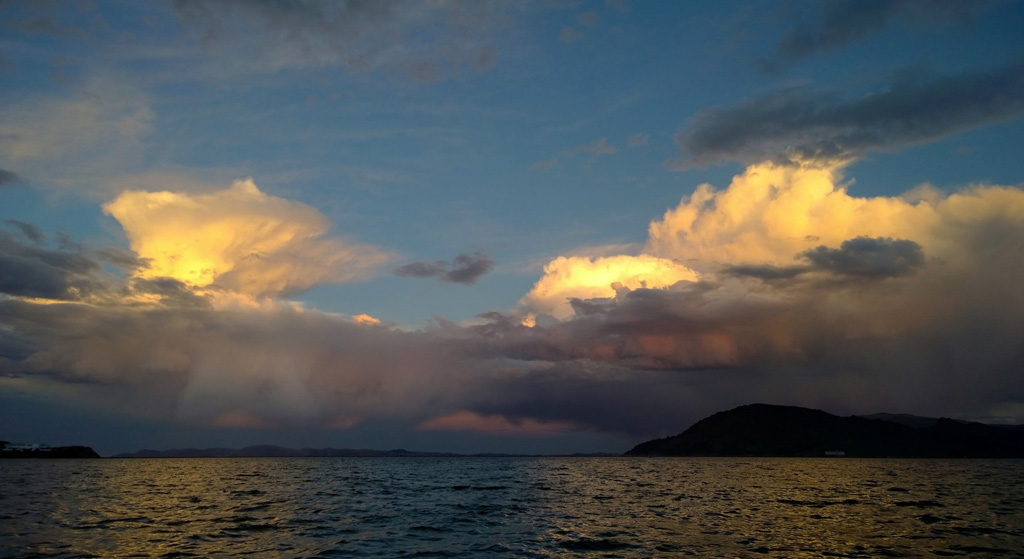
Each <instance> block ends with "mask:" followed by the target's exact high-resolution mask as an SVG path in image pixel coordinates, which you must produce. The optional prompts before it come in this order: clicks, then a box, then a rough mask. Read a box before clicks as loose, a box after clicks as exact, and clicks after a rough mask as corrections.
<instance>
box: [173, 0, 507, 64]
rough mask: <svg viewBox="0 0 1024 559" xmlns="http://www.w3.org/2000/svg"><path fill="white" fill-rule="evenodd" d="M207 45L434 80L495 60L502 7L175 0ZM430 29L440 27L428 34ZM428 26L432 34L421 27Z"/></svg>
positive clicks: (267, 58) (278, 59) (389, 1)
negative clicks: (495, 35) (493, 31)
mask: <svg viewBox="0 0 1024 559" xmlns="http://www.w3.org/2000/svg"><path fill="white" fill-rule="evenodd" d="M172 6H173V7H174V9H175V10H176V11H177V12H178V14H180V15H181V17H182V18H183V20H184V21H186V22H189V23H195V24H198V25H199V26H201V28H202V30H203V41H204V43H205V44H206V45H208V46H210V47H211V48H217V49H221V50H224V49H233V48H236V47H239V46H243V45H244V46H245V49H244V50H245V53H244V55H245V56H249V57H251V56H254V55H255V56H257V57H258V58H260V59H261V60H262V61H263V62H264V63H268V64H269V65H270V66H271V67H272V68H273V69H277V68H281V67H291V66H309V65H313V66H317V65H333V64H340V65H343V66H347V67H350V68H353V69H364V70H374V69H384V70H397V71H399V72H402V73H405V74H406V75H408V76H410V77H412V78H413V79H417V80H432V79H437V78H439V77H441V76H443V75H444V74H446V73H449V72H451V71H457V69H458V68H459V67H462V66H466V67H470V68H477V69H484V68H487V67H489V66H490V65H491V64H492V63H493V59H494V46H493V44H492V39H493V37H492V36H491V27H492V25H493V24H494V22H495V21H496V20H497V19H500V17H501V15H500V14H501V12H502V11H504V10H505V9H506V8H507V7H508V6H502V5H500V4H497V3H491V2H462V1H458V0H452V1H448V0H442V1H439V2H430V3H424V2H409V1H406V0H376V1H371V2H365V1H361V0H348V1H340V2H273V1H248V0H174V1H173V3H172ZM436 28H441V29H443V30H444V31H445V32H443V33H434V31H436ZM425 30H429V31H430V33H425V32H424V31H425Z"/></svg>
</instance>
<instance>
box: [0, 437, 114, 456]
mask: <svg viewBox="0 0 1024 559" xmlns="http://www.w3.org/2000/svg"><path fill="white" fill-rule="evenodd" d="M99 457H100V455H99V454H96V451H95V450H93V449H91V448H89V447H87V446H47V445H43V444H15V443H10V442H8V441H0V458H99Z"/></svg>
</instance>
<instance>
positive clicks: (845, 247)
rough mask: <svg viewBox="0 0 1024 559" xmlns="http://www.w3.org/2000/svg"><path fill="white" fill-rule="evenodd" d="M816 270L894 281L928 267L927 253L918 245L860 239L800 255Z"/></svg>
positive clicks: (900, 241) (912, 242) (818, 248)
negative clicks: (925, 256) (925, 257)
mask: <svg viewBox="0 0 1024 559" xmlns="http://www.w3.org/2000/svg"><path fill="white" fill-rule="evenodd" d="M800 257H801V258H803V259H804V260H807V261H808V262H809V263H810V264H811V266H813V267H814V268H816V269H819V270H824V271H828V272H832V273H834V274H837V275H844V276H855V277H864V278H890V277H897V276H902V275H905V274H908V273H912V272H914V271H916V270H917V269H918V268H920V267H921V266H923V265H924V252H923V251H922V250H921V245H919V244H917V243H915V242H914V241H908V240H905V239H891V238H876V239H872V238H868V237H857V238H856V239H850V240H848V241H843V244H842V245H840V246H839V248H828V247H826V246H824V245H822V246H819V247H817V248H813V249H811V250H808V251H806V252H803V253H802V254H801V255H800Z"/></svg>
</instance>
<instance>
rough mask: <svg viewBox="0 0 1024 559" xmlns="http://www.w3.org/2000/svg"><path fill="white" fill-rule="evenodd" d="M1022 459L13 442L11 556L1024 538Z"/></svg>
mask: <svg viewBox="0 0 1024 559" xmlns="http://www.w3.org/2000/svg"><path fill="white" fill-rule="evenodd" d="M1022 489H1024V460H1016V461H1015V460H874V459H845V458H836V459H810V458H807V459H800V458H791V459H778V458H757V459H749V458H200V459H194V458H192V459H104V460H5V461H2V462H0V557H4V558H28V557H35V558H39V557H61V558H63V557H165V558H171V557H236V556H242V555H245V556H248V557H414V556H415V557H626V558H633V557H636V558H640V557H687V556H693V557H757V558H764V557H786V558H793V557H822V556H829V557H865V558H868V557H934V556H952V557H960V556H966V557H1024V491H1022Z"/></svg>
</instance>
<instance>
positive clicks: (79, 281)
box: [0, 224, 99, 300]
mask: <svg viewBox="0 0 1024 559" xmlns="http://www.w3.org/2000/svg"><path fill="white" fill-rule="evenodd" d="M24 225H26V226H28V229H29V231H31V232H32V233H38V234H39V235H41V232H39V231H38V229H33V227H34V226H32V225H31V224H24ZM23 230H24V228H23ZM26 236H28V235H26ZM98 268H99V267H98V265H97V264H96V262H94V261H93V260H91V259H89V258H88V257H86V256H84V255H82V254H80V253H78V252H72V251H67V250H61V249H56V250H54V249H48V248H45V247H41V246H38V242H35V241H33V244H32V245H26V244H23V243H22V242H21V241H20V240H19V239H18V237H16V236H14V235H12V234H10V233H5V232H0V293H6V294H8V295H16V296H21V297H43V298H47V299H65V300H73V299H79V298H81V297H83V296H84V295H86V294H88V293H90V292H92V291H94V290H96V289H97V288H98V284H97V283H96V282H95V281H94V280H93V278H92V277H91V274H92V273H93V272H95V271H97V270H98Z"/></svg>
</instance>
